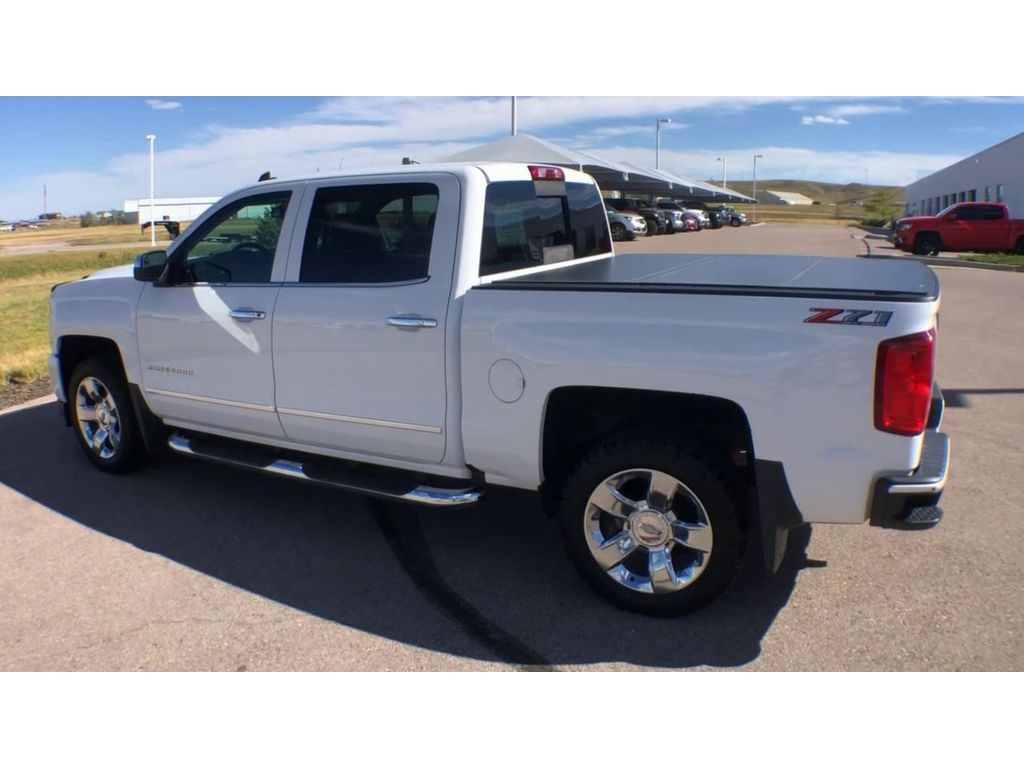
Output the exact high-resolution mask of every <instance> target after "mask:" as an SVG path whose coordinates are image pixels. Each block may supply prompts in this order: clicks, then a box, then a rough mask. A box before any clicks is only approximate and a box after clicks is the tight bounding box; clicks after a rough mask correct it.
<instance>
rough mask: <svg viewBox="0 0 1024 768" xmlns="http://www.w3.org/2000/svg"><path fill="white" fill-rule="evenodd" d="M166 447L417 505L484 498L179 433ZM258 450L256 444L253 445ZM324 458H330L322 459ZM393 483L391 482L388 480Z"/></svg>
mask: <svg viewBox="0 0 1024 768" xmlns="http://www.w3.org/2000/svg"><path fill="white" fill-rule="evenodd" d="M167 446H168V447H169V448H170V449H171V450H172V451H174V452H175V453H178V454H181V455H183V456H194V457H196V458H200V459H208V460H210V461H216V462H218V463H220V464H228V465H230V466H234V467H241V468H243V469H254V470H256V471H258V472H264V473H266V474H269V475H281V476H282V477H290V478H292V479H293V480H304V481H306V482H309V483H316V484H317V485H327V486H331V487H333V488H338V489H339V490H343V491H351V492H353V493H359V494H363V495H365V496H373V497H376V498H381V499H388V500H390V501H400V502H406V503H409V504H419V505H421V506H428V507H461V506H466V505H467V504H475V503H476V502H478V501H479V500H480V499H481V498H482V497H483V495H484V494H483V491H482V490H480V489H477V488H434V487H432V486H427V485H411V484H409V485H407V486H405V487H391V488H383V487H380V486H374V485H372V484H370V483H369V482H360V480H362V479H363V478H358V477H356V476H353V475H352V474H351V473H349V477H347V478H342V477H338V476H337V475H335V476H334V477H331V476H330V473H313V474H310V471H309V470H308V469H307V467H306V465H305V464H304V463H303V462H300V461H295V460H293V459H284V458H271V457H264V458H263V459H261V458H260V457H259V456H258V450H257V451H252V452H250V456H248V457H241V456H239V455H238V452H237V451H232V452H231V453H235V454H236V455H233V456H232V455H227V453H228V452H224V453H221V452H218V451H217V450H216V449H215V448H211V447H206V446H198V445H195V444H194V443H193V441H192V439H191V438H189V437H187V436H186V435H183V434H181V433H180V432H175V433H173V434H171V436H170V437H168V438H167ZM255 448H256V449H258V448H259V447H258V446H255ZM324 461H328V462H329V461H330V459H325V460H324ZM389 485H392V486H394V483H389Z"/></svg>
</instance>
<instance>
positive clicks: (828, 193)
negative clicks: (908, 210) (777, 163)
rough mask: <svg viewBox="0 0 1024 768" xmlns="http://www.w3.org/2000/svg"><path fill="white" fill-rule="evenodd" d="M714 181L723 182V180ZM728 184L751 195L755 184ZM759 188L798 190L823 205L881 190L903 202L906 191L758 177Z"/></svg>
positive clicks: (860, 197)
mask: <svg viewBox="0 0 1024 768" xmlns="http://www.w3.org/2000/svg"><path fill="white" fill-rule="evenodd" d="M712 183H721V180H718V181H717V182H712ZM728 186H729V189H735V190H736V191H737V192H742V193H743V194H745V195H749V194H751V191H752V190H751V187H752V186H753V184H751V182H749V181H730V182H729V184H728ZM757 188H758V189H759V190H765V189H772V190H775V191H777V192H798V193H800V194H801V195H807V197H809V198H811V199H812V200H817V201H819V202H820V203H821V204H822V205H828V204H829V203H851V202H853V201H854V200H864V199H865V198H867V197H868V196H869V195H871V194H873V193H875V192H878V191H879V190H884V191H886V192H892V191H896V193H897V195H896V201H897V202H899V203H902V202H903V191H904V190H903V187H888V186H885V185H882V184H867V185H865V184H830V183H828V182H827V181H796V180H793V179H764V180H761V179H758V180H757Z"/></svg>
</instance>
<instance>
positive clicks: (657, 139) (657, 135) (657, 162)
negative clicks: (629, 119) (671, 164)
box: [654, 117, 672, 170]
mask: <svg viewBox="0 0 1024 768" xmlns="http://www.w3.org/2000/svg"><path fill="white" fill-rule="evenodd" d="M671 122H672V118H671V117H659V118H658V119H657V121H656V122H655V123H654V170H658V169H659V168H661V124H662V123H671Z"/></svg>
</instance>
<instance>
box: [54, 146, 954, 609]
mask: <svg viewBox="0 0 1024 768" xmlns="http://www.w3.org/2000/svg"><path fill="white" fill-rule="evenodd" d="M938 305H939V284H938V281H937V280H936V277H935V275H934V273H933V272H932V271H931V270H929V269H928V268H927V267H925V266H923V265H921V264H918V263H916V262H897V261H893V260H885V261H883V260H878V261H871V260H864V259H843V258H812V257H801V256H792V257H774V256H751V255H747V256H728V255H726V256H722V255H704V256H694V255H673V254H652V255H644V254H628V255H614V254H613V251H612V244H611V237H610V233H609V228H608V221H607V216H606V213H605V208H604V206H603V204H602V199H601V194H600V191H599V190H598V188H597V187H596V185H595V184H594V182H593V180H592V179H591V178H590V177H589V176H586V175H584V174H582V173H578V172H576V171H573V170H568V169H562V168H556V167H550V166H527V165H518V164H493V165H488V164H479V165H477V164H471V165H447V164H440V165H435V166H428V165H417V166H412V167H409V168H402V169H401V170H399V169H386V170H381V171H369V170H367V171H361V172H350V173H347V174H345V175H339V176H331V177H314V178H306V179H297V180H291V181H283V180H270V181H266V182H263V183H260V184H259V185H257V186H254V187H250V188H246V189H242V190H239V191H237V192H235V193H233V194H230V195H228V196H227V197H225V198H224V199H223V200H222V201H221V202H220V203H219V204H217V205H214V206H213V207H211V208H210V210H209V211H207V212H206V213H205V214H203V215H202V216H201V217H200V218H199V219H198V220H197V221H196V222H194V223H193V224H192V226H191V227H189V228H188V229H187V230H186V231H185V232H184V233H183V234H182V235H181V237H179V238H178V239H177V240H175V241H174V243H172V244H171V246H170V247H169V249H168V250H167V251H166V252H165V251H153V252H149V253H146V254H142V255H141V256H140V257H139V258H138V260H137V261H136V263H135V265H134V266H129V267H122V268H114V269H109V270H104V271H102V272H98V273H96V274H93V275H91V276H89V277H87V278H85V279H82V280H78V281H74V282H71V283H65V284H62V285H59V286H56V287H55V289H54V291H53V293H52V298H51V336H52V345H53V349H52V356H51V358H50V371H51V377H52V381H53V382H54V385H55V389H56V394H57V397H58V399H59V401H60V405H61V408H62V411H63V414H64V418H65V419H66V421H67V423H68V425H69V426H71V427H72V428H73V431H74V434H75V436H76V439H77V440H78V442H79V443H80V444H81V446H82V448H83V449H84V452H85V455H86V456H87V457H88V459H89V460H90V461H92V463H93V464H95V465H96V466H97V467H99V468H100V469H102V470H106V471H108V472H123V471H127V470H129V469H132V468H134V467H136V466H138V465H139V464H140V463H141V462H142V461H144V460H145V459H146V458H147V457H148V456H149V455H150V454H151V453H152V452H154V451H155V450H156V449H157V448H159V447H161V446H162V447H169V448H170V449H171V450H172V451H175V452H177V453H179V454H186V455H191V456H198V457H202V458H206V459H212V460H216V461H220V462H223V463H225V464H228V465H235V466H240V467H246V468H250V469H257V470H262V471H266V472H270V473H275V474H278V475H282V476H285V477H288V478H294V479H296V480H299V481H308V482H315V483H321V484H327V485H332V486H336V487H339V488H342V489H346V490H350V491H356V492H360V493H364V494H370V495H373V496H377V497H381V498H384V499H391V500H397V501H404V502H410V503H414V504H423V505H430V506H433V507H434V508H437V509H443V508H446V507H452V506H456V505H465V504H472V503H474V502H475V501H477V500H478V499H479V498H480V497H481V495H482V494H483V493H484V490H485V488H486V487H488V486H509V487H513V488H520V489H529V490H532V491H537V492H538V499H539V500H540V501H541V503H543V504H544V505H545V507H546V508H547V509H549V510H550V511H551V513H552V514H553V515H554V516H555V517H557V519H558V521H559V524H560V528H561V531H562V534H563V536H564V539H565V543H566V546H567V548H568V552H569V554H570V555H571V557H572V560H573V562H574V563H575V565H576V566H577V568H578V570H579V572H580V573H581V574H582V576H583V577H584V578H585V579H586V580H587V581H588V582H589V583H590V585H591V586H592V587H593V588H594V589H595V590H597V591H598V592H600V593H601V594H603V595H604V596H605V597H607V598H609V599H610V600H612V601H613V602H615V603H617V604H619V605H621V606H624V607H626V608H629V609H632V610H637V611H643V612H648V613H655V614H672V613H680V612H683V611H687V610H691V609H693V608H695V607H697V606H699V605H702V604H703V603H706V602H707V601H708V600H709V599H711V598H712V597H714V596H715V595H716V594H718V593H719V592H720V591H722V590H723V589H724V588H725V587H726V586H727V585H728V584H729V582H730V580H731V579H732V577H733V574H734V573H735V572H736V570H737V565H738V562H739V560H740V553H741V551H742V549H743V544H744V541H745V540H746V539H747V538H750V539H751V540H752V541H753V542H756V543H758V544H759V546H760V548H761V554H762V555H763V557H764V560H765V562H766V565H767V566H768V567H769V568H770V569H774V568H777V567H778V565H779V562H780V561H781V557H782V554H783V550H784V546H785V542H786V532H787V531H788V530H790V529H792V528H793V527H794V526H798V525H801V524H804V523H861V522H864V521H865V520H870V521H871V522H872V523H873V524H877V525H883V526H894V527H914V526H927V525H931V524H934V523H935V522H937V521H938V519H939V517H940V516H941V510H940V509H939V508H938V507H937V506H936V502H937V501H938V498H939V495H940V493H941V491H942V488H943V485H944V483H945V480H946V468H947V457H948V439H947V438H946V436H945V435H944V434H942V433H941V432H939V431H938V426H939V419H940V417H941V410H942V399H941V393H940V392H939V390H938V388H937V386H935V384H934V381H933V370H934V354H935V333H936V325H935V321H936V313H937V310H938ZM227 471H229V472H230V471H233V470H227Z"/></svg>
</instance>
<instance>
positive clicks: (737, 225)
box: [729, 219, 743, 227]
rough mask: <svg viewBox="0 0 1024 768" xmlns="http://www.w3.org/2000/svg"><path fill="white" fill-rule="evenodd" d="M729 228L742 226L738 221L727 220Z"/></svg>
mask: <svg viewBox="0 0 1024 768" xmlns="http://www.w3.org/2000/svg"><path fill="white" fill-rule="evenodd" d="M729 226H730V227H741V226H743V222H742V221H740V220H739V219H730V220H729Z"/></svg>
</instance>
